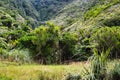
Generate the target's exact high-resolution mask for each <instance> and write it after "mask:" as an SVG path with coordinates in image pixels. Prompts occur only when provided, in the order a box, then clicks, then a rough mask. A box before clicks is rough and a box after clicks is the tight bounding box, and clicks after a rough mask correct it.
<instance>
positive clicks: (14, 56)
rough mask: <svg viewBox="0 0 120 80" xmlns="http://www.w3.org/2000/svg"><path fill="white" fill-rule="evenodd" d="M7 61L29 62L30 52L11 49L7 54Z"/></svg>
mask: <svg viewBox="0 0 120 80" xmlns="http://www.w3.org/2000/svg"><path fill="white" fill-rule="evenodd" d="M8 54H9V61H15V62H23V63H26V62H31V57H30V52H29V50H28V49H22V50H20V49H13V50H10V51H9V52H8Z"/></svg>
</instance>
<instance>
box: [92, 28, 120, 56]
mask: <svg viewBox="0 0 120 80" xmlns="http://www.w3.org/2000/svg"><path fill="white" fill-rule="evenodd" d="M91 44H93V45H95V47H96V48H97V49H98V50H99V51H100V52H101V51H102V50H103V49H104V50H107V49H108V48H109V47H110V48H112V49H111V54H110V55H111V56H110V57H112V58H114V57H116V58H117V57H119V56H120V55H119V52H120V51H119V48H120V27H112V28H110V27H103V28H100V29H99V30H98V31H97V32H96V33H95V34H94V35H92V37H91Z"/></svg>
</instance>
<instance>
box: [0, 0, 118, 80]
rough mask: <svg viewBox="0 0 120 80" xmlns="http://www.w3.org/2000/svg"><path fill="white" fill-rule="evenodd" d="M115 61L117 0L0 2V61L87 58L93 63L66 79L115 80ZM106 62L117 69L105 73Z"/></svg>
mask: <svg viewBox="0 0 120 80" xmlns="http://www.w3.org/2000/svg"><path fill="white" fill-rule="evenodd" d="M119 59H120V1H119V0H0V61H7V62H10V63H12V62H15V63H19V64H20V65H22V64H26V63H27V64H34V63H36V64H45V65H51V64H52V65H58V64H69V63H70V62H86V61H88V62H90V65H91V67H90V68H88V67H87V68H85V69H84V73H83V74H81V75H82V76H77V78H75V76H74V75H71V74H70V75H69V76H68V77H67V79H66V80H119V79H120V73H119V72H120V62H119ZM113 60H116V61H118V64H114V63H115V62H112V61H113ZM110 62H112V63H110ZM107 63H109V64H113V65H117V68H114V67H113V68H112V70H111V71H110V72H109V71H108V70H107V69H106V67H107V66H106V65H108V64H107ZM111 66H112V65H111ZM110 69H111V68H110ZM116 69H117V70H116ZM112 71H113V72H112ZM1 76H2V74H0V78H1V80H4V79H2V77H1ZM41 77H42V76H41ZM115 77H116V78H115ZM56 78H57V77H56ZM74 78H75V79H74ZM5 80H9V79H5ZM10 80H13V79H10ZM30 80H31V79H30ZM40 80H46V79H42V78H40ZM47 80H61V79H47Z"/></svg>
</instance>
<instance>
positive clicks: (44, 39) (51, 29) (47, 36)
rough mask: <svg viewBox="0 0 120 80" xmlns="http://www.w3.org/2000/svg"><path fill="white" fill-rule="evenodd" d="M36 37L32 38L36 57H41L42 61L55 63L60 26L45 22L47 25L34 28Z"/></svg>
mask: <svg viewBox="0 0 120 80" xmlns="http://www.w3.org/2000/svg"><path fill="white" fill-rule="evenodd" d="M34 35H35V37H36V39H35V40H33V43H34V45H36V46H37V47H36V52H37V54H36V57H37V59H41V60H42V63H55V62H57V61H56V60H57V59H58V55H59V53H58V52H57V50H58V43H59V38H60V27H58V26H55V25H53V24H50V23H49V24H47V26H46V27H45V26H41V27H39V28H36V29H35V30H34Z"/></svg>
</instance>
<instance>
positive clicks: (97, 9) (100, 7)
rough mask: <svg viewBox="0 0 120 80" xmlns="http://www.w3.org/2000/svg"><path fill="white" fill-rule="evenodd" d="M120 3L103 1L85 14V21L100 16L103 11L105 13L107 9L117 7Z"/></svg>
mask: <svg viewBox="0 0 120 80" xmlns="http://www.w3.org/2000/svg"><path fill="white" fill-rule="evenodd" d="M102 2H103V3H102ZM119 2H120V1H119V0H111V1H110V0H108V3H106V2H105V1H104V0H103V1H101V3H102V4H96V5H95V6H93V7H92V8H91V9H90V10H88V11H87V12H86V13H85V15H84V20H87V19H90V18H94V17H96V16H98V14H100V13H101V12H102V11H104V10H105V9H107V8H109V7H111V6H112V5H115V4H117V3H119Z"/></svg>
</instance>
